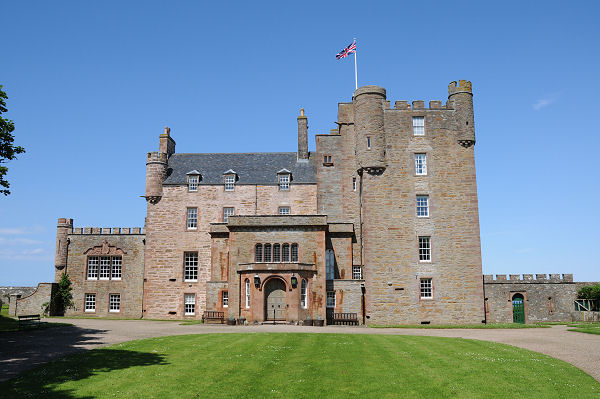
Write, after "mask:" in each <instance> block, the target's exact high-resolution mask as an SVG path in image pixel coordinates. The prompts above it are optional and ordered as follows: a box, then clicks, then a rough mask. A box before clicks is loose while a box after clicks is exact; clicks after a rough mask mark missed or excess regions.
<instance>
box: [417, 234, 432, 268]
mask: <svg viewBox="0 0 600 399" xmlns="http://www.w3.org/2000/svg"><path fill="white" fill-rule="evenodd" d="M419 260H420V261H421V262H431V237H419Z"/></svg>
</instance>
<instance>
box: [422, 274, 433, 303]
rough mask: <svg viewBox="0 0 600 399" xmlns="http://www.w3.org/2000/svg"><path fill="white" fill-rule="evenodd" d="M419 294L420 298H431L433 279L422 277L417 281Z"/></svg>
mask: <svg viewBox="0 0 600 399" xmlns="http://www.w3.org/2000/svg"><path fill="white" fill-rule="evenodd" d="M419 296H420V297H421V299H433V279H432V278H430V277H427V278H422V279H420V281H419Z"/></svg>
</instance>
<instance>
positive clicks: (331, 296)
mask: <svg viewBox="0 0 600 399" xmlns="http://www.w3.org/2000/svg"><path fill="white" fill-rule="evenodd" d="M326 305H327V307H328V308H335V291H327V303H326Z"/></svg>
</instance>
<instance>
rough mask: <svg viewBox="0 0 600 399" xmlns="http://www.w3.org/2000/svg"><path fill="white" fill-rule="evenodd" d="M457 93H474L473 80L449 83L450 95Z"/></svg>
mask: <svg viewBox="0 0 600 399" xmlns="http://www.w3.org/2000/svg"><path fill="white" fill-rule="evenodd" d="M457 93H469V94H473V89H472V87H471V82H470V81H468V80H459V81H458V85H457V84H456V81H454V82H450V84H449V85H448V96H451V95H453V94H457Z"/></svg>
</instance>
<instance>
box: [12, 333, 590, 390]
mask: <svg viewBox="0 0 600 399" xmlns="http://www.w3.org/2000/svg"><path fill="white" fill-rule="evenodd" d="M0 392H2V397H3V398H12V397H44V398H109V397H110V398H113V397H116V398H315V397H317V398H319V397H323V398H348V397H361V398H506V397H513V398H597V397H600V383H598V382H597V381H595V380H594V379H593V378H592V377H590V376H589V375H587V374H585V373H584V372H582V371H581V370H579V369H577V368H575V367H574V366H571V365H569V364H567V363H565V362H563V361H560V360H557V359H553V358H550V357H548V356H545V355H542V354H538V353H534V352H530V351H527V350H523V349H519V348H515V347H511V346H507V345H502V344H496V343H491V342H484V341H475V340H466V339H457V338H438V337H418V336H393V335H362V334H361V335H359V334H357V335H346V334H262V333H256V334H252V333H247V334H202V335H186V336H173V337H162V338H153V339H148V340H140V341H130V342H127V343H123V344H118V345H113V346H111V347H108V348H103V349H97V350H93V351H89V352H85V353H79V354H75V355H71V356H69V357H67V358H64V359H62V360H59V361H56V362H53V363H50V364H48V365H46V366H42V367H40V368H38V369H35V370H32V371H30V372H28V373H26V374H24V375H22V376H21V377H19V378H16V379H13V380H10V381H7V382H5V383H3V384H0Z"/></svg>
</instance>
